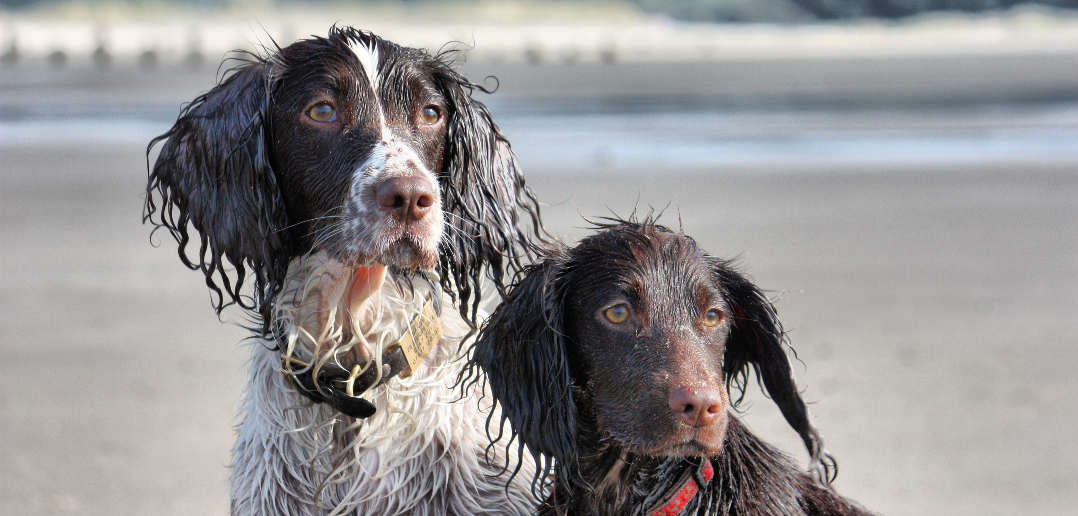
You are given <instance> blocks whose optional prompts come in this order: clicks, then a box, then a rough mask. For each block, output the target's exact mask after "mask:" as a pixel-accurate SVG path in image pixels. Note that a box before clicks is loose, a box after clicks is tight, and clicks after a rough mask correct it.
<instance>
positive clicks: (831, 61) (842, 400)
mask: <svg viewBox="0 0 1078 516" xmlns="http://www.w3.org/2000/svg"><path fill="white" fill-rule="evenodd" d="M1075 6H1078V1H1074V0H1059V1H1045V2H1023V1H1013V0H867V1H853V0H689V1H684V2H664V1H658V0H636V1H609V2H608V1H600V0H588V1H568V0H561V1H555V2H538V1H534V2H525V1H511V2H494V1H463V0H454V1H435V0H426V1H424V0H415V1H380V2H341V3H334V2H323V1H315V0H311V1H285V0H281V1H273V0H252V1H243V0H234V1H227V0H191V1H179V0H177V1H166V0H157V1H139V0H128V1H120V0H109V1H93V0H85V1H81V2H73V1H72V2H47V1H36V0H0V242H3V244H2V247H3V251H2V252H0V265H2V274H0V307H2V310H0V351H2V353H3V354H4V356H6V360H3V361H0V477H2V478H3V480H2V481H0V513H2V514H12V515H15V514H19V515H23V514H27V515H29V514H63V513H71V514H108V515H123V514H149V513H153V514H223V513H225V512H226V511H227V490H228V486H227V476H228V462H229V448H230V446H231V442H232V426H233V425H234V424H235V423H236V422H237V421H238V417H237V410H238V407H239V400H240V396H241V390H242V386H243V381H244V378H245V364H244V363H245V359H246V356H247V354H248V350H247V349H245V348H244V347H243V346H242V345H241V343H240V341H241V339H242V338H243V337H244V336H245V334H244V332H243V331H242V330H241V329H239V328H238V327H237V326H236V323H237V322H239V321H240V316H239V314H238V313H235V312H233V313H228V312H226V314H225V317H224V323H223V324H222V323H221V322H219V321H218V320H217V318H216V317H214V315H213V314H212V312H211V310H210V309H209V303H208V300H207V293H206V289H205V286H204V285H203V284H202V280H201V279H200V277H199V276H198V275H196V274H193V273H190V272H187V271H185V270H184V269H183V268H182V267H181V266H180V264H179V262H178V260H177V259H176V255H175V251H174V246H173V245H172V244H171V243H170V242H169V241H167V239H165V237H161V238H160V239H156V240H155V241H156V243H159V244H161V245H160V247H158V248H154V247H152V246H151V243H150V241H149V240H148V233H149V230H148V228H146V227H144V226H142V225H141V224H140V215H141V213H140V212H141V205H142V199H143V189H144V187H145V174H146V156H145V145H146V143H147V142H148V141H149V139H150V138H151V137H153V136H154V135H157V134H160V133H162V132H164V131H165V130H166V129H167V128H168V127H169V125H170V124H171V122H172V121H173V120H174V119H175V116H176V115H177V113H178V112H179V110H180V108H181V106H182V105H183V104H184V103H185V102H187V101H190V100H191V99H193V98H194V97H195V96H196V95H198V94H199V93H201V92H203V91H205V90H207V89H209V88H210V87H211V86H212V85H213V84H214V82H215V80H216V79H215V78H216V76H217V72H218V65H219V63H220V62H221V60H222V58H224V57H225V55H226V52H227V51H229V50H231V49H251V50H255V51H259V49H261V48H263V47H265V46H268V45H272V44H273V43H272V42H273V41H276V42H279V43H281V44H287V43H289V42H291V41H293V40H295V39H296V38H300V37H304V36H306V35H309V34H325V33H326V30H327V29H328V28H329V26H330V25H331V24H332V23H341V24H348V25H355V26H358V27H361V28H365V29H370V30H373V31H375V32H376V33H378V34H380V35H382V36H385V37H387V38H389V39H392V40H394V41H396V42H398V43H401V44H404V45H408V46H416V47H422V48H427V49H430V50H432V51H437V50H440V49H442V48H445V45H446V44H449V45H450V48H459V49H463V50H465V51H466V52H465V53H464V55H463V57H462V58H461V60H460V62H459V67H460V68H461V69H462V70H463V71H464V72H465V73H466V75H468V76H469V77H471V78H472V79H473V80H476V81H479V82H482V81H484V77H487V76H496V77H497V79H498V81H497V83H498V84H500V87H499V89H498V91H497V92H496V93H495V94H493V95H489V96H488V95H482V98H483V100H484V101H485V102H486V103H487V104H488V105H489V107H490V108H491V111H492V112H493V114H494V116H495V119H496V120H497V121H498V123H499V124H500V125H501V126H502V128H503V130H504V132H505V133H506V134H507V135H508V136H509V138H510V140H511V141H512V142H513V148H514V149H515V150H516V151H517V153H518V155H519V157H520V160H521V163H522V165H523V166H524V168H525V170H526V171H528V177H529V181H530V183H531V184H532V185H533V187H534V188H535V190H536V191H537V193H538V194H539V197H540V199H542V200H543V201H544V202H545V204H546V206H547V207H546V211H545V214H546V216H547V221H548V224H549V227H550V228H551V229H552V230H553V231H554V232H555V233H557V234H560V235H562V236H563V237H565V238H566V239H567V240H570V241H572V240H575V239H577V238H579V237H580V236H582V235H583V234H585V233H586V231H587V230H586V229H585V227H586V226H587V224H586V222H585V221H584V220H583V217H585V216H587V217H596V216H603V215H610V214H621V215H627V214H629V213H630V212H632V211H633V210H634V208H636V209H639V210H643V211H646V210H647V209H648V208H649V207H655V208H656V209H665V216H664V219H663V220H664V221H665V222H666V223H667V224H669V225H672V226H675V227H677V226H681V227H683V228H684V230H685V231H686V232H688V233H690V234H692V235H694V236H696V237H697V239H698V240H699V241H700V242H701V244H702V245H703V247H704V248H706V249H708V250H710V251H711V252H712V253H714V254H717V255H721V256H728V257H738V258H739V259H740V263H741V267H742V269H743V270H744V271H745V272H747V273H748V274H749V275H750V276H752V277H753V278H754V279H755V280H756V282H757V283H758V284H760V285H761V286H763V287H764V288H766V289H768V290H769V293H770V294H771V296H772V297H773V298H774V300H775V302H776V304H777V306H778V308H779V313H780V316H781V318H782V319H783V321H784V322H785V324H786V327H787V329H788V330H789V336H790V339H791V342H792V345H793V346H794V348H795V349H796V350H797V352H798V355H799V358H800V360H801V362H798V363H797V364H795V373H796V375H797V377H798V381H799V385H800V386H801V387H802V388H803V389H804V391H803V395H804V396H805V398H806V399H807V400H809V401H811V410H812V412H813V415H814V418H815V421H816V423H817V424H818V426H819V427H820V429H821V430H822V432H823V434H824V436H825V439H826V441H827V444H828V445H829V448H830V449H831V451H832V452H833V453H834V454H835V455H836V457H837V458H838V460H839V463H840V467H841V471H840V474H839V477H838V481H837V483H836V485H837V486H838V488H839V490H840V491H841V492H843V493H844V494H846V495H848V496H851V497H853V498H855V499H857V500H859V501H860V502H862V503H863V504H864V505H866V506H867V507H869V508H871V509H873V510H876V511H878V512H880V513H882V514H894V515H902V514H909V515H913V514H918V515H919V514H949V515H973V514H977V515H984V514H999V515H1004V514H1007V515H1010V514H1068V513H1073V511H1074V507H1075V506H1076V505H1078V445H1076V444H1075V439H1074V435H1075V434H1076V431H1078V424H1076V422H1078V413H1076V411H1075V404H1074V398H1075V396H1076V395H1078V378H1076V375H1075V373H1074V369H1075V364H1076V362H1078V361H1076V358H1078V336H1076V335H1078V316H1076V315H1075V314H1076V313H1078V281H1076V278H1078V168H1076V165H1078V11H1071V10H1069V8H1071V7H1075ZM486 84H487V85H490V86H493V85H494V84H495V81H494V80H493V79H488V80H486ZM743 409H744V412H745V413H744V415H743V417H744V418H745V419H746V420H747V421H748V422H749V425H750V426H751V427H752V428H753V429H754V430H756V431H757V432H758V433H760V434H762V435H763V436H765V437H766V438H767V439H769V440H771V441H772V442H775V443H777V444H778V445H780V446H781V447H782V448H783V449H785V450H786V451H788V452H789V453H790V454H791V455H792V456H794V457H796V458H797V459H798V460H799V461H801V462H802V463H804V461H805V457H804V452H803V451H802V448H801V445H800V443H799V442H798V441H797V439H796V437H795V436H794V434H793V432H792V431H791V430H789V429H788V427H787V426H786V425H785V423H784V422H783V421H782V420H781V417H780V416H779V414H778V411H777V410H776V409H775V408H774V406H773V405H772V404H771V403H770V401H768V400H766V399H765V398H763V397H762V396H760V395H759V394H758V393H754V394H753V395H752V396H750V398H749V400H748V401H747V402H746V403H745V405H744V406H743Z"/></svg>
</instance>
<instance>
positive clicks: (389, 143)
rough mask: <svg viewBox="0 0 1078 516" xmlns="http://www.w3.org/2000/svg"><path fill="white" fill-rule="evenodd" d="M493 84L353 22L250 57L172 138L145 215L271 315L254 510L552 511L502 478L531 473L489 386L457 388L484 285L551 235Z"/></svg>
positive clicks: (243, 482) (256, 419) (259, 357)
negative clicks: (500, 425)
mask: <svg viewBox="0 0 1078 516" xmlns="http://www.w3.org/2000/svg"><path fill="white" fill-rule="evenodd" d="M477 89H478V90H483V89H482V88H481V87H480V86H477V85H475V84H473V83H471V82H469V81H468V80H467V79H465V78H464V77H462V76H460V75H459V74H458V73H456V72H455V71H454V70H453V69H452V68H451V67H450V66H449V64H448V63H447V60H446V58H445V56H444V55H431V54H429V53H427V52H425V51H422V50H417V49H412V48H405V47H401V46H398V45H396V44H394V43H391V42H389V41H386V40H384V39H380V38H378V37H376V36H374V35H373V34H370V33H367V32H362V31H358V30H355V29H351V28H339V27H334V28H332V29H331V30H330V32H329V35H328V37H324V38H323V37H312V38H310V39H305V40H301V41H298V42H296V43H293V44H291V45H288V46H286V47H284V48H277V49H276V50H275V51H274V52H272V53H271V55H268V56H264V57H262V56H256V55H245V56H244V57H243V58H242V59H241V60H239V62H238V64H237V66H235V67H233V68H232V69H231V70H230V71H229V72H228V73H227V74H225V76H224V78H223V79H222V80H221V81H220V82H219V83H218V84H217V85H216V86H215V87H213V89H211V90H210V91H209V92H208V93H206V94H204V95H202V96H200V97H198V98H196V99H195V100H194V101H193V102H192V103H191V104H190V105H188V106H187V107H186V108H185V109H184V110H183V111H182V112H181V113H180V116H179V118H178V119H177V120H176V122H175V124H174V125H173V126H172V128H171V129H170V130H169V131H168V132H166V133H165V134H163V135H161V136H159V137H157V138H155V139H154V140H153V141H152V142H151V144H150V147H149V151H151V152H152V151H153V150H154V149H155V148H157V149H159V152H158V155H157V159H156V161H155V162H154V164H153V166H152V168H151V169H150V172H149V182H148V185H147V190H146V191H147V196H146V203H145V207H144V219H145V220H146V221H149V222H150V223H152V224H153V225H155V226H156V228H157V229H160V228H164V229H165V230H166V231H168V232H169V233H170V234H171V235H172V236H173V237H174V238H175V239H176V241H177V242H178V244H179V255H180V259H181V260H182V261H183V263H184V264H185V265H186V266H187V267H189V268H190V269H192V270H197V271H201V272H202V274H203V275H204V276H205V281H206V284H207V285H208V286H209V288H210V290H211V292H212V293H213V296H212V299H213V306H214V308H215V309H216V310H217V312H218V313H220V312H221V310H223V309H224V308H225V307H227V306H229V305H238V306H239V307H241V308H242V309H243V310H244V311H245V313H246V314H247V315H249V316H250V317H251V319H252V321H253V324H252V325H251V327H252V328H251V329H252V331H253V332H254V334H255V337H256V338H255V339H254V340H255V341H256V344H255V345H252V346H251V352H252V357H251V361H250V376H249V380H248V385H247V392H246V397H245V399H244V402H243V422H242V424H241V425H240V427H239V429H238V438H237V442H236V445H235V448H234V450H233V461H232V468H233V471H232V495H231V506H232V513H233V514H378V515H389V514H430V515H435V514H436V515H445V514H469V515H470V514H518V513H529V512H531V511H532V510H533V509H534V506H535V500H534V498H533V497H532V494H534V493H532V492H531V488H532V486H531V485H530V483H529V482H521V481H517V480H512V481H509V480H507V479H508V478H509V476H508V475H501V474H502V473H505V472H506V470H508V471H510V472H512V471H514V470H518V471H519V470H523V471H525V472H528V474H525V475H518V476H516V477H514V478H518V479H519V478H530V477H532V476H533V475H532V473H534V464H533V463H532V462H531V460H530V458H520V457H507V456H506V455H505V454H504V453H503V452H500V451H499V450H497V449H495V448H491V449H489V450H488V446H487V445H488V443H489V441H488V439H487V436H486V432H485V430H484V424H483V423H484V422H485V421H486V420H487V417H488V416H489V415H490V414H489V410H490V408H489V407H480V406H479V405H480V402H481V401H482V400H481V399H480V398H481V397H482V396H481V394H482V392H481V391H478V390H476V389H477V388H475V387H471V388H468V389H464V390H463V391H461V390H457V389H454V388H453V386H454V384H455V381H456V379H457V376H458V372H459V370H460V362H459V359H460V354H461V341H462V339H463V338H465V337H466V336H467V335H468V334H470V333H471V329H472V328H474V327H475V326H476V322H477V318H478V313H477V312H478V310H479V308H478V307H479V302H480V299H481V297H482V294H483V291H482V287H483V286H488V287H489V286H493V288H495V289H499V290H500V289H502V288H503V287H504V285H503V278H504V277H508V276H510V275H512V274H515V273H516V271H519V270H520V269H521V268H522V263H523V262H526V261H527V260H528V259H529V257H530V256H531V255H532V252H533V247H532V246H533V245H534V244H536V243H541V242H542V241H544V240H545V239H546V238H547V237H546V233H545V230H544V229H543V228H542V225H541V222H540V218H539V212H538V207H537V204H536V202H535V200H534V198H533V197H532V195H531V193H530V192H529V190H528V189H527V188H526V187H525V184H524V179H523V177H522V176H521V173H520V170H519V169H518V167H517V163H516V159H515V157H514V156H513V153H512V152H511V150H510V148H509V143H508V142H507V141H506V140H505V138H504V137H503V136H502V134H501V133H500V131H499V129H498V127H497V126H496V125H495V124H494V122H493V120H492V119H491V116H490V114H489V113H488V112H487V109H486V108H485V107H484V106H483V104H481V103H480V102H478V101H476V100H474V99H473V98H472V93H473V91H474V90H477ZM483 91H485V90H483ZM442 307H445V309H444V310H443V309H442ZM462 393H463V399H461V398H462ZM494 420H495V421H498V420H500V417H499V416H495V417H494ZM507 482H508V484H507Z"/></svg>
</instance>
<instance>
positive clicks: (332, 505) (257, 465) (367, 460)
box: [232, 281, 535, 516]
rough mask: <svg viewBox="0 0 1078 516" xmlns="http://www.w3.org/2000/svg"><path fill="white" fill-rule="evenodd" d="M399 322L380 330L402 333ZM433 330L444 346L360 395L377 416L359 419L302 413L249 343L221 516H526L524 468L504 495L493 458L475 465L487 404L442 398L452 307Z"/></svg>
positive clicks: (470, 395) (274, 366) (449, 362)
mask: <svg viewBox="0 0 1078 516" xmlns="http://www.w3.org/2000/svg"><path fill="white" fill-rule="evenodd" d="M389 283H391V282H388V281H387V286H386V287H385V289H384V290H387V289H390V288H391V287H390V286H388V284H389ZM445 303H446V306H452V305H450V304H449V301H448V299H447V300H445ZM404 320H405V319H404V318H403V317H402V318H401V319H400V321H401V327H400V330H397V329H392V330H388V331H394V332H395V331H402V330H403V321H404ZM441 324H442V327H443V333H444V335H445V338H444V339H443V341H442V342H441V343H440V344H439V345H438V346H436V347H435V349H434V350H433V351H432V353H431V356H429V357H428V358H427V360H426V361H425V362H424V364H423V365H422V366H421V367H420V368H419V369H418V370H416V371H415V373H414V374H413V375H411V376H410V377H408V378H399V377H398V378H394V379H392V380H390V381H389V382H387V383H386V384H385V385H382V386H380V387H377V388H375V389H373V390H372V391H371V392H370V393H368V394H366V395H365V396H364V397H366V398H368V399H369V400H370V401H371V402H372V403H374V405H375V406H377V407H378V411H377V412H376V413H375V415H374V416H373V417H370V418H368V419H363V420H357V419H353V418H350V417H346V416H344V415H342V414H340V413H339V412H336V411H334V410H333V409H332V408H330V407H329V406H327V405H325V404H313V405H312V404H311V402H310V401H308V400H307V399H306V398H305V397H303V396H302V395H300V394H299V393H297V392H296V391H295V390H293V388H292V387H291V386H290V385H289V384H288V382H287V380H286V378H285V377H284V375H282V374H281V356H280V353H279V352H277V351H274V350H273V346H272V345H271V344H270V343H267V342H256V343H255V344H253V345H252V346H251V349H252V356H251V363H250V377H249V379H248V387H247V389H248V390H247V392H246V396H245V398H244V401H243V413H244V418H243V422H242V423H241V425H240V427H239V429H238V438H237V441H236V444H235V448H234V449H233V464H232V468H233V472H232V493H233V500H232V512H233V514H244V515H246V514H252V515H253V514H378V515H390V514H414V515H432V516H433V515H449V514H460V515H468V514H530V513H532V512H533V511H534V506H535V501H534V500H533V499H531V498H530V497H529V496H528V494H527V493H528V492H529V485H528V482H526V481H524V480H521V479H526V478H530V475H531V474H532V472H534V466H533V465H532V464H531V463H530V462H528V463H526V464H524V470H525V471H526V472H527V475H518V476H517V477H515V478H514V479H513V481H512V482H513V485H510V486H509V488H508V489H507V488H506V482H507V479H508V474H501V473H502V468H503V465H505V464H507V462H506V461H505V455H504V454H503V453H500V452H498V451H497V450H494V449H492V450H491V452H490V455H489V459H490V460H487V456H486V455H485V454H486V450H485V449H486V444H487V443H488V439H487V436H486V433H485V431H484V428H485V424H484V423H485V421H486V414H488V413H489V411H490V406H489V400H490V397H489V396H486V397H485V398H483V397H481V396H479V394H480V393H479V392H476V391H475V390H469V391H467V392H466V393H465V395H464V396H463V398H462V396H461V391H460V390H459V389H454V388H453V384H454V382H455V380H456V379H457V373H458V371H459V370H460V366H459V363H458V361H457V356H456V355H457V350H458V349H459V348H458V346H459V344H460V342H461V340H460V339H461V336H462V335H464V334H465V333H466V328H467V327H466V325H465V323H464V321H463V320H462V319H460V317H459V316H458V315H457V313H456V311H455V310H452V309H450V310H445V311H444V312H443V314H442V317H441ZM484 399H485V400H486V402H483V401H482V400H484ZM495 421H497V419H495ZM514 460H515V459H514ZM510 464H512V462H510Z"/></svg>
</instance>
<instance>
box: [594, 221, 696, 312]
mask: <svg viewBox="0 0 1078 516" xmlns="http://www.w3.org/2000/svg"><path fill="white" fill-rule="evenodd" d="M576 251H577V252H576V253H574V254H576V255H577V256H576V259H577V260H576V261H577V263H578V264H579V265H580V267H579V269H580V279H581V280H582V282H584V283H585V284H590V285H586V286H585V290H592V289H594V290H596V291H607V292H608V291H609V290H611V289H615V290H620V291H622V292H625V293H626V294H629V295H631V296H632V297H636V298H641V299H651V300H652V301H654V300H656V299H657V298H666V299H668V300H669V301H671V302H674V301H677V300H679V299H684V300H689V301H692V300H695V299H696V298H698V297H700V296H707V295H709V294H711V293H712V292H713V291H714V290H715V285H714V281H713V275H712V274H710V267H709V264H708V262H707V257H706V255H705V254H704V253H703V252H702V251H701V250H700V249H699V248H698V247H697V246H696V243H695V242H694V241H693V240H692V239H691V238H689V237H687V236H685V235H682V234H679V233H674V232H671V231H668V230H665V229H664V228H654V227H647V226H627V227H615V228H609V229H606V230H604V231H602V232H600V233H599V234H597V235H594V236H593V237H590V238H587V239H585V240H584V241H582V242H581V244H580V245H579V246H578V247H577V249H576ZM596 293H598V292H596Z"/></svg>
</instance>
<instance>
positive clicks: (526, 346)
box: [470, 253, 577, 496]
mask: <svg viewBox="0 0 1078 516" xmlns="http://www.w3.org/2000/svg"><path fill="white" fill-rule="evenodd" d="M564 260H565V256H564V254H562V253H556V254H555V256H552V257H549V258H547V259H546V260H544V261H543V262H542V263H539V264H537V265H533V266H530V267H528V268H527V269H525V270H524V272H523V278H524V279H523V280H522V281H521V282H520V283H518V284H517V285H516V286H514V287H513V288H512V289H511V290H510V292H509V297H508V298H506V300H505V302H503V303H502V304H501V305H500V306H499V307H498V309H497V310H496V311H495V312H494V314H493V315H491V317H490V320H489V321H487V324H486V325H485V326H484V327H483V330H482V331H481V332H480V334H479V338H478V340H477V342H476V344H475V347H474V348H473V350H472V359H471V364H470V367H471V368H472V369H473V370H474V368H475V366H479V367H481V368H483V370H484V371H485V372H486V379H487V381H488V382H489V385H490V390H491V393H492V394H493V395H494V398H495V403H496V405H497V406H500V407H501V411H502V415H501V421H497V422H496V423H497V424H498V427H499V428H500V427H501V425H502V424H503V423H504V422H505V421H506V420H508V421H509V422H510V423H511V424H512V431H513V436H512V438H511V439H510V442H509V443H508V444H507V445H506V446H509V445H511V444H512V440H513V439H517V438H519V442H518V445H520V446H521V452H523V446H524V445H525V444H526V445H527V448H528V449H529V450H530V452H531V454H532V456H533V457H534V458H535V460H536V463H537V464H538V465H539V470H540V471H539V472H538V473H537V478H536V482H537V484H535V485H533V490H534V491H536V493H535V494H536V495H537V496H538V494H539V491H540V487H539V485H540V484H541V483H542V482H543V481H544V480H545V478H546V477H547V476H548V475H549V474H550V473H552V472H553V470H554V463H553V458H554V457H557V458H558V460H559V461H562V462H566V461H574V460H575V456H576V437H575V432H576V428H577V423H576V404H575V402H574V400H573V393H572V384H571V379H570V376H569V375H570V371H569V358H568V356H567V355H566V349H565V341H564V339H565V336H564V334H563V332H562V328H563V326H564V313H563V310H562V307H563V306H564V296H565V290H564V287H563V286H562V285H561V284H560V283H561V282H560V281H559V278H558V276H559V274H560V271H561V266H562V263H563V261H564ZM476 372H478V371H476ZM489 427H490V425H489V424H488V431H489V430H490V428H489ZM498 437H500V435H499V436H498ZM494 441H497V438H495V439H494Z"/></svg>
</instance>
